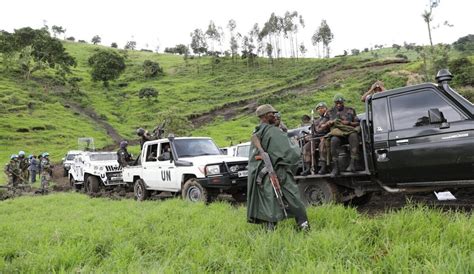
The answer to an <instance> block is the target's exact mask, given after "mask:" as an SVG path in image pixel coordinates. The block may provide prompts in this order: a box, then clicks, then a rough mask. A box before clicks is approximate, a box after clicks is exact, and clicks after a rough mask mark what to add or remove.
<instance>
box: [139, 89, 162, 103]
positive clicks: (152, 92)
mask: <svg viewBox="0 0 474 274" xmlns="http://www.w3.org/2000/svg"><path fill="white" fill-rule="evenodd" d="M138 97H139V98H140V99H143V98H146V100H147V102H148V103H150V100H151V99H152V98H154V99H155V101H156V97H158V91H157V90H156V89H155V88H153V87H146V88H142V89H140V91H139V92H138Z"/></svg>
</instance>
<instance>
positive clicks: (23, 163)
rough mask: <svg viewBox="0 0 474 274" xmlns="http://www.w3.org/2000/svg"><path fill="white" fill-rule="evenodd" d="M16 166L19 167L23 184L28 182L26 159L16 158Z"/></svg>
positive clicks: (28, 164)
mask: <svg viewBox="0 0 474 274" xmlns="http://www.w3.org/2000/svg"><path fill="white" fill-rule="evenodd" d="M18 165H19V167H20V176H21V178H22V179H23V180H24V181H25V182H28V177H29V172H28V167H29V166H30V163H29V160H28V158H26V157H24V156H18Z"/></svg>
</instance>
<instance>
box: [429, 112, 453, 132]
mask: <svg viewBox="0 0 474 274" xmlns="http://www.w3.org/2000/svg"><path fill="white" fill-rule="evenodd" d="M428 117H429V120H430V124H441V125H440V126H439V128H449V123H448V122H447V121H446V118H444V115H443V112H441V111H440V110H439V109H437V108H432V109H430V110H428Z"/></svg>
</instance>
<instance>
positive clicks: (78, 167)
mask: <svg viewBox="0 0 474 274" xmlns="http://www.w3.org/2000/svg"><path fill="white" fill-rule="evenodd" d="M74 174H75V175H76V178H75V180H76V181H77V182H83V181H84V158H83V156H82V155H81V156H77V157H75V158H74Z"/></svg>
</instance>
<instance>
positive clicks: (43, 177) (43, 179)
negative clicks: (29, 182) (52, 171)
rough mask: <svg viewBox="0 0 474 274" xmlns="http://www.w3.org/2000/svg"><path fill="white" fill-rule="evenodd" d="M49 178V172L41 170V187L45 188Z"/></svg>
mask: <svg viewBox="0 0 474 274" xmlns="http://www.w3.org/2000/svg"><path fill="white" fill-rule="evenodd" d="M50 180H51V176H50V175H49V172H47V171H43V172H41V189H47V188H48V186H49V181H50Z"/></svg>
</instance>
